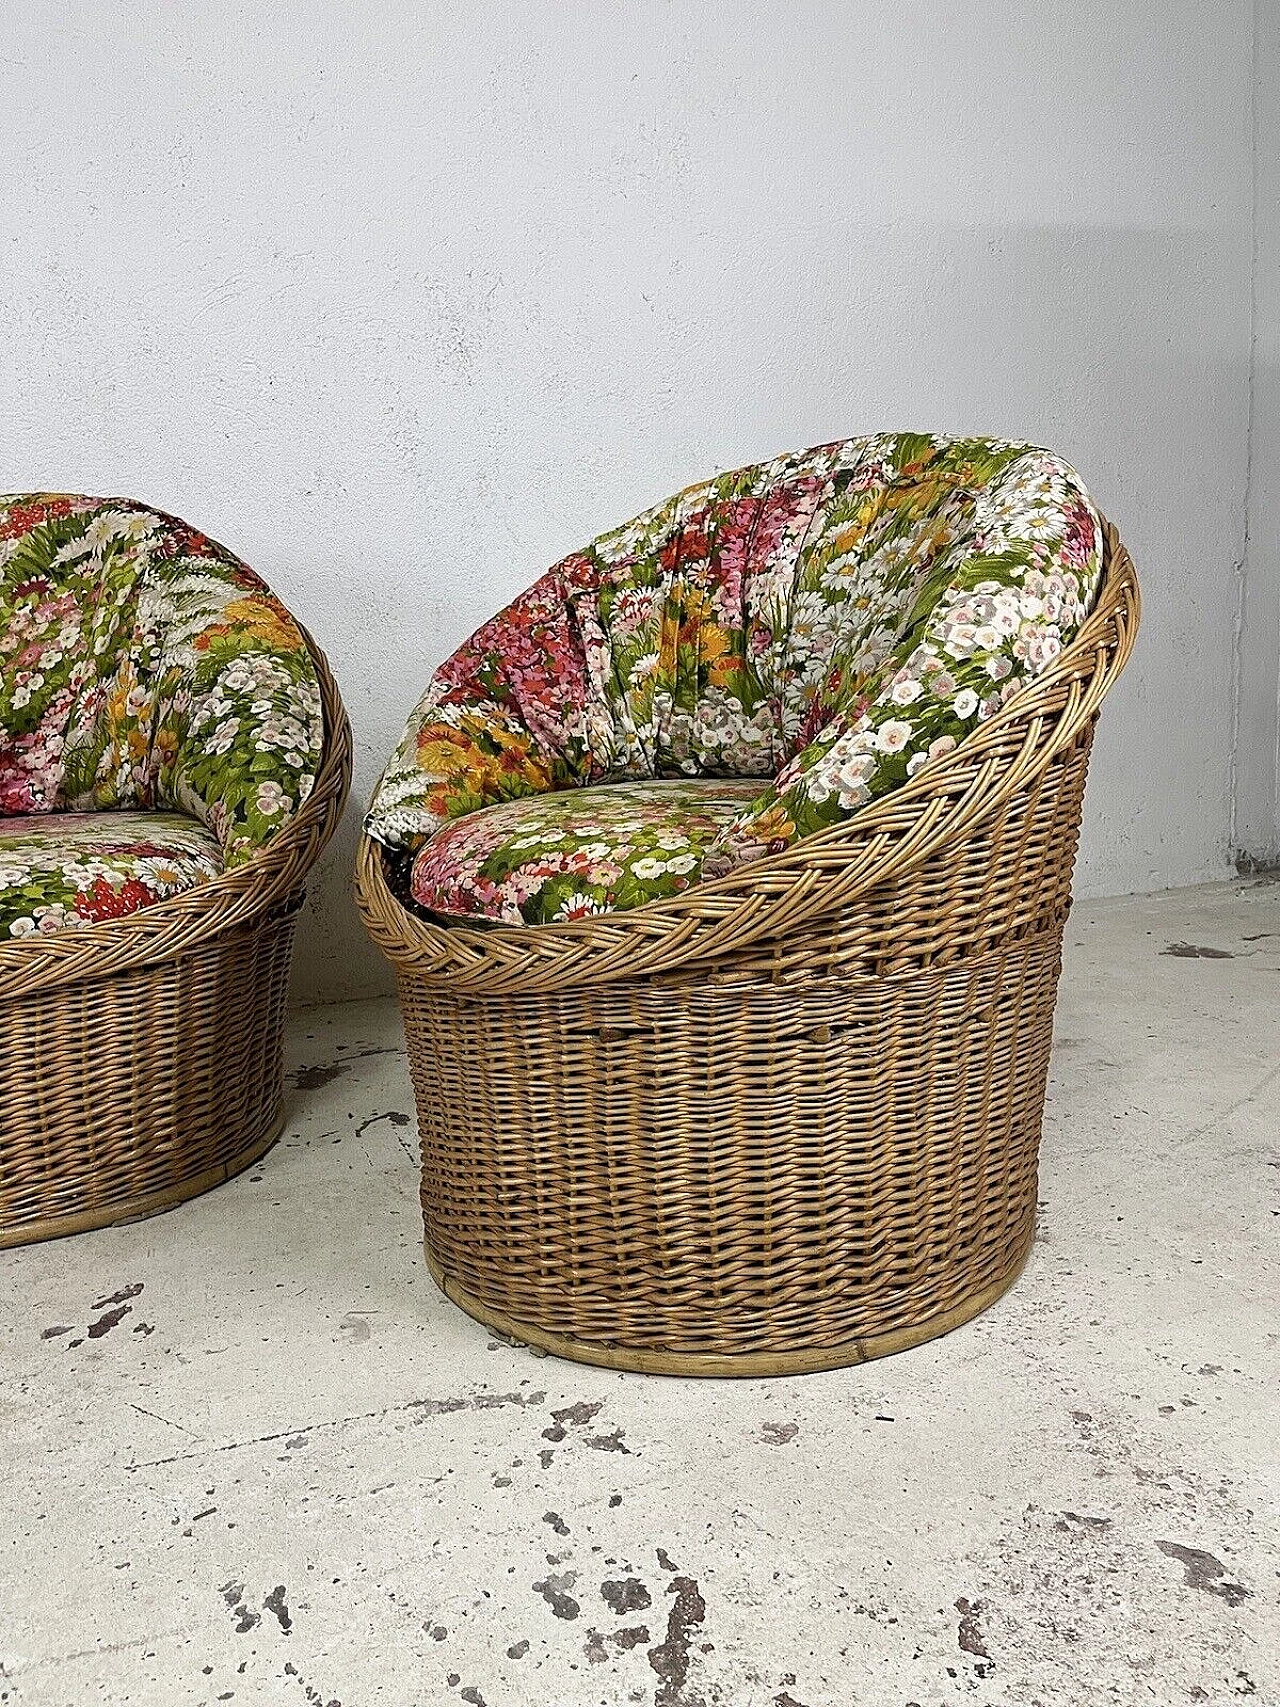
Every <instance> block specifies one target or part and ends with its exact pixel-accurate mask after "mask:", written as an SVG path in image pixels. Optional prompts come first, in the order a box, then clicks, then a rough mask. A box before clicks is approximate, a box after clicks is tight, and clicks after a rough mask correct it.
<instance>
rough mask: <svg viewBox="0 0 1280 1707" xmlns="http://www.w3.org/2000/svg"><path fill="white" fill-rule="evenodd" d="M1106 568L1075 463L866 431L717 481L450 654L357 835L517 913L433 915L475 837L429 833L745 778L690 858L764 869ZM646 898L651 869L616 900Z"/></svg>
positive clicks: (985, 691) (1029, 668) (974, 713)
mask: <svg viewBox="0 0 1280 1707" xmlns="http://www.w3.org/2000/svg"><path fill="white" fill-rule="evenodd" d="M1101 566H1102V529H1101V523H1100V520H1099V516H1098V512H1097V510H1096V509H1095V508H1094V506H1093V504H1092V502H1091V500H1090V499H1089V497H1088V494H1087V493H1086V492H1085V490H1084V488H1083V486H1082V485H1081V483H1080V480H1079V477H1078V476H1077V475H1076V474H1075V473H1074V471H1073V470H1072V469H1071V468H1070V467H1069V466H1068V465H1067V464H1066V463H1065V462H1063V461H1062V459H1061V458H1060V457H1057V456H1055V455H1054V454H1053V453H1052V452H1049V451H1045V450H1040V449H1037V448H1036V447H1034V446H1029V445H1024V444H1018V443H1013V442H1010V441H1007V440H995V439H952V438H943V437H933V436H929V435H925V434H919V433H898V434H882V435H878V436H875V437H869V438H860V439H847V440H843V441H841V442H839V443H836V444H830V445H822V446H818V447H817V448H816V449H813V450H809V451H804V452H801V453H799V454H798V455H789V456H783V457H778V458H776V459H774V460H773V461H772V462H767V463H760V464H757V465H754V466H752V467H750V468H745V469H740V470H738V471H736V472H734V473H731V474H725V475H721V476H719V477H718V478H717V479H715V480H712V481H708V482H706V483H705V484H703V485H700V486H694V487H690V488H689V489H688V490H687V491H685V492H682V493H680V494H679V495H678V496H677V497H675V498H673V499H671V500H669V502H667V503H665V504H662V505H659V506H658V507H657V508H656V509H653V510H650V511H648V512H646V513H645V514H644V515H643V516H641V517H639V518H638V519H637V520H636V521H634V522H631V523H629V524H628V525H627V526H626V527H623V528H619V529H617V530H615V531H614V532H612V533H609V534H605V535H603V536H602V537H601V538H600V539H598V540H596V541H595V542H594V543H593V544H592V545H590V546H588V547H587V548H586V549H585V550H584V551H581V552H577V553H575V554H573V555H572V556H570V557H568V558H566V559H565V560H564V561H563V562H562V563H560V564H559V565H557V567H556V568H554V569H552V570H550V571H549V572H548V573H547V574H546V575H544V576H543V577H542V579H541V580H540V581H538V582H537V583H536V584H535V585H534V586H533V587H532V588H530V590H529V591H528V592H527V593H524V594H522V595H521V596H520V597H519V598H517V599H516V600H515V601H514V602H513V603H512V604H511V605H510V606H508V607H507V609H506V610H504V611H503V612H502V613H501V614H500V615H499V616H497V617H495V618H494V619H493V620H492V621H491V622H489V623H486V624H485V625H484V627H482V628H481V629H480V630H478V631H477V633H476V634H475V635H473V636H472V638H471V639H470V640H469V641H467V642H466V643H465V644H464V645H463V646H462V647H460V648H459V650H458V651H457V652H456V653H455V654H454V655H453V657H452V658H451V659H449V660H448V662H447V663H445V664H444V665H442V666H441V668H440V669H439V670H437V672H436V674H435V676H434V677H433V678H432V681H431V683H430V685H429V687H428V689H427V692H426V694H425V695H424V697H423V699H422V700H421V701H420V702H419V705H418V707H417V708H416V710H415V712H414V714H413V716H412V717H411V718H410V721H409V724H408V727H407V728H406V730H405V734H404V737H403V739H402V740H401V743H400V745H399V747H398V749H397V751H396V753H395V755H394V756H393V758H392V761H391V763H390V765H389V766H388V769H387V771H386V773H385V775H384V777H383V779H382V782H381V784H380V786H379V788H378V791H377V793H376V795H375V797H374V801H373V804H372V807H371V809H370V812H369V815H368V817H367V819H366V829H367V830H368V833H369V834H370V835H371V836H373V837H374V838H375V839H377V840H380V841H382V842H383V843H385V844H386V845H387V846H388V847H389V848H392V849H398V850H402V851H408V852H409V853H412V854H418V852H419V850H421V849H422V848H423V847H424V845H425V846H428V847H429V846H430V845H431V844H432V841H433V838H436V837H439V836H441V835H444V836H446V837H447V839H446V841H445V842H443V843H442V845H441V847H440V849H438V850H437V857H436V858H435V859H425V860H424V861H423V868H424V869H429V870H430V872H431V878H430V882H429V883H427V884H424V885H422V886H421V887H422V889H423V893H427V892H428V891H429V892H430V893H431V894H432V895H433V896H434V897H435V899H434V900H433V901H431V902H429V903H420V904H427V905H430V906H432V908H433V910H436V911H440V912H446V913H453V912H458V913H465V914H467V915H468V916H471V917H475V916H482V917H488V918H492V919H499V918H506V919H508V921H509V922H514V919H513V917H512V914H511V910H510V903H511V900H512V897H511V895H509V894H503V893H498V892H496V891H495V892H494V893H492V894H490V893H489V892H488V891H485V890H476V891H475V893H474V894H472V895H469V896H468V897H467V899H468V901H469V902H470V903H471V904H470V905H467V906H465V907H454V906H452V905H446V904H445V903H446V901H447V900H448V898H449V896H450V895H451V894H452V893H453V892H452V891H451V890H450V888H449V885H448V884H447V882H445V881H444V878H445V870H444V862H445V859H446V856H447V850H448V849H450V848H459V849H460V848H462V847H463V846H465V843H466V838H465V837H461V838H460V839H458V840H455V837H454V833H453V832H451V831H446V830H445V829H444V826H446V825H448V824H450V823H451V822H452V821H453V820H457V819H463V820H465V818H466V817H467V815H468V814H471V813H476V812H479V811H481V810H482V809H483V808H486V807H492V806H494V805H495V804H497V803H499V802H505V801H514V800H519V799H522V798H526V797H529V796H534V795H545V794H549V793H554V792H558V791H563V790H568V789H580V788H583V787H587V786H590V785H594V784H601V783H618V782H627V781H635V780H640V779H655V778H662V777H674V776H686V777H695V778H696V777H703V778H706V777H723V778H730V779H736V780H738V781H746V780H749V779H753V778H754V779H756V783H757V786H756V788H755V789H754V791H753V792H752V794H751V797H750V799H746V800H744V801H743V802H742V805H741V808H740V810H739V811H738V813H737V814H736V815H735V816H734V817H733V818H732V819H731V820H730V821H729V822H727V823H725V824H723V825H722V826H721V827H720V829H719V830H718V832H717V834H716V837H715V839H714V842H713V843H712V844H711V845H710V846H708V847H707V848H706V849H705V850H704V852H703V854H702V856H701V858H700V862H699V867H698V870H699V874H700V875H702V876H703V877H706V876H710V875H712V874H714V873H716V872H722V871H724V870H725V869H727V868H728V867H729V866H732V865H734V864H738V863H742V862H746V861H750V860H754V859H759V858H761V857H762V856H764V855H765V854H767V853H770V852H774V851H779V850H781V849H783V848H785V847H787V846H788V845H789V844H790V843H792V842H793V841H795V840H796V839H797V838H799V837H802V836H806V835H810V834H812V833H814V832H815V831H817V830H820V829H823V828H825V827H827V826H829V825H831V824H835V823H837V822H839V821H840V820H841V819H842V818H846V817H848V816H849V815H850V814H851V813H853V812H856V811H857V810H858V809H859V808H860V807H861V806H863V805H865V804H866V803H867V802H869V801H871V800H874V799H877V798H879V797H881V796H882V795H884V794H886V793H888V792H890V791H892V790H893V789H894V788H897V787H900V786H901V784H902V783H903V782H904V781H905V779H906V778H907V777H909V776H913V775H915V774H916V772H917V771H919V770H920V769H921V768H922V767H923V766H924V765H927V764H929V763H930V762H932V761H934V760H936V759H937V758H939V757H940V756H942V755H943V754H945V753H947V752H949V751H951V750H952V749H953V748H954V747H955V746H956V745H957V743H958V742H960V741H962V740H963V739H964V737H965V736H966V735H967V734H968V733H970V732H971V731H972V730H973V729H974V728H976V727H977V726H978V724H980V723H981V722H983V721H984V720H985V719H986V718H988V717H990V716H991V715H992V714H993V713H994V712H995V711H996V710H997V709H998V708H999V707H1000V706H1001V705H1003V704H1004V703H1005V702H1006V701H1007V700H1008V699H1009V698H1010V697H1011V696H1012V695H1013V694H1015V693H1017V692H1018V690H1019V689H1020V688H1021V687H1022V686H1024V685H1025V684H1026V683H1027V682H1029V681H1031V680H1032V679H1034V677H1035V676H1036V675H1037V674H1038V673H1039V672H1040V671H1041V670H1042V669H1044V668H1045V666H1046V665H1047V664H1049V663H1050V662H1051V660H1052V659H1053V658H1054V657H1055V656H1056V655H1057V653H1058V652H1059V651H1060V650H1061V648H1062V647H1063V645H1064V644H1065V643H1066V642H1067V641H1068V640H1069V639H1070V638H1071V636H1072V635H1073V634H1074V633H1075V631H1076V629H1077V628H1078V627H1079V625H1080V623H1081V622H1082V621H1083V619H1084V617H1085V615H1086V614H1087V612H1088V610H1089V609H1090V608H1091V605H1092V601H1093V598H1094V595H1095V593H1096V590H1097V584H1098V579H1099V575H1100V573H1101ZM594 809H595V808H594V801H593V800H591V799H583V800H582V802H581V810H582V812H583V813H584V815H586V816H587V817H588V819H589V818H590V815H591V814H592V812H593V811H594ZM479 833H480V832H479V830H478V829H477V834H479ZM468 857H469V856H468ZM486 857H492V856H486ZM642 857H643V856H642ZM495 869H496V868H495ZM649 898H650V896H649V895H648V894H646V893H645V892H644V885H643V881H642V882H641V883H639V884H635V885H633V884H628V885H626V886H625V888H621V889H616V890H615V891H614V894H613V899H612V900H611V901H609V902H607V905H608V906H610V907H611V908H615V909H620V908H624V907H629V906H634V905H637V904H639V903H640V902H642V901H644V900H646V899H649ZM504 909H506V910H505V911H504ZM517 911H519V914H520V917H521V919H524V920H526V922H527V921H529V920H530V919H531V918H532V919H534V920H539V919H541V918H543V917H544V913H543V911H542V909H541V907H540V906H532V907H531V908H529V907H527V905H517Z"/></svg>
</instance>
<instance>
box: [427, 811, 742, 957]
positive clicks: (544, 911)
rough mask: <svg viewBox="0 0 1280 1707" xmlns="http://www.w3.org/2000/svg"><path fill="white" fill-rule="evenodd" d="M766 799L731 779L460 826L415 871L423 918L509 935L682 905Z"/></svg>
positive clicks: (431, 847) (441, 837)
mask: <svg viewBox="0 0 1280 1707" xmlns="http://www.w3.org/2000/svg"><path fill="white" fill-rule="evenodd" d="M759 792H760V785H759V783H758V782H751V781H735V780H734V779H733V778H729V777H724V778H719V779H705V778H699V779H694V778H691V777H682V778H678V779H671V780H665V781H645V782H623V783H613V784H604V785H602V786H601V787H599V788H593V789H592V790H591V791H590V793H589V794H583V793H581V792H579V791H578V790H569V791H568V792H563V793H557V794H537V795H530V796H528V797H526V798H525V799H522V800H508V801H503V802H502V803H500V804H499V805H497V806H487V807H484V808H483V809H482V810H481V811H479V812H470V813H468V814H467V815H466V816H465V817H462V818H456V819H454V820H453V822H452V823H450V824H447V825H446V826H445V827H444V828H443V829H442V830H440V831H439V832H438V834H436V835H435V836H433V837H432V838H431V840H430V841H429V842H427V843H426V845H425V846H424V847H422V848H421V849H420V850H419V851H418V853H417V854H416V856H415V857H414V859H413V862H412V865H411V867H410V878H409V892H410V895H411V897H412V899H413V900H414V902H416V903H417V905H418V906H420V907H424V908H426V909H428V910H429V911H431V912H434V913H448V914H453V915H455V916H457V917H462V918H478V919H485V918H487V919H497V920H500V921H501V922H502V923H504V924H511V925H520V924H549V923H551V922H552V921H564V920H568V919H582V918H589V917H590V916H591V915H592V914H593V913H609V912H614V911H617V910H620V909H622V908H625V907H633V906H635V905H637V904H638V903H639V902H641V901H652V900H657V899H659V898H663V897H666V896H670V895H678V894H679V893H680V891H681V890H683V889H687V888H688V887H689V885H690V884H691V883H696V882H697V881H698V878H699V876H700V875H701V872H702V865H703V861H704V860H705V859H706V857H707V855H708V853H709V852H710V851H711V849H712V848H713V847H714V846H715V844H716V839H717V837H718V836H719V835H720V833H721V832H722V831H723V830H724V829H725V827H726V826H727V825H729V824H731V823H732V822H733V821H734V819H735V818H736V817H737V816H738V814H739V813H740V812H742V811H743V810H744V809H745V808H746V807H748V806H749V805H750V804H751V802H752V800H753V799H754V798H755V796H756V795H757V794H758V793H759Z"/></svg>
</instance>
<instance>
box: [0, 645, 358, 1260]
mask: <svg viewBox="0 0 1280 1707" xmlns="http://www.w3.org/2000/svg"><path fill="white" fill-rule="evenodd" d="M307 644H308V647H309V648H310V651H311V655H312V658H313V659H314V662H315V667H316V674H317V677H318V679H319V683H320V691H321V699H322V702H323V706H324V718H325V750H324V760H323V763H322V766H321V770H320V774H319V776H318V777H317V779H316V784H315V787H314V788H313V790H312V792H311V794H310V796H309V797H308V799H307V801H306V803H305V805H304V806H303V807H302V809H301V810H300V811H299V812H298V814H297V816H296V817H295V818H293V819H292V820H291V821H290V822H289V823H288V824H287V825H286V826H285V828H284V829H282V830H281V831H280V833H279V835H278V836H276V837H275V838H274V839H273V840H272V841H271V842H269V843H268V844H267V846H266V847H265V848H263V849H262V851H261V852H260V853H258V854H256V855H255V856H254V858H253V859H252V860H251V861H249V862H248V863H247V864H245V865H241V866H238V867H236V868H235V869H233V870H231V871H228V872H225V873H223V875H222V876H220V877H216V878H214V879H212V880H211V881H210V882H208V883H203V884H200V885H198V886H197V887H195V888H194V889H189V890H186V891H185V892H184V893H183V894H181V895H176V896H174V897H173V898H172V899H170V900H167V901H161V902H158V903H157V904H156V905H154V906H151V907H145V908H143V909H142V910H140V911H139V912H136V913H130V914H128V915H126V916H125V917H124V918H122V919H115V920H112V921H110V922H108V923H105V924H100V925H91V926H87V927H85V928H82V929H78V930H74V931H61V932H56V933H54V934H53V935H51V936H43V937H36V936H31V937H24V938H23V939H22V940H21V941H19V942H16V943H12V944H10V945H7V946H3V947H0V1247H2V1246H5V1245H19V1244H25V1243H28V1242H30V1241H32V1240H36V1239H49V1238H53V1237H55V1236H57V1235H58V1234H62V1233H76V1232H81V1231H84V1230H85V1229H87V1228H90V1227H103V1226H108V1225H111V1224H112V1223H115V1222H119V1221H126V1220H130V1219H132V1218H134V1217H136V1216H139V1215H147V1214H151V1213H153V1212H154V1211H156V1210H158V1209H165V1208H168V1207H169V1206H171V1205H172V1204H175V1203H180V1202H182V1201H183V1200H184V1199H185V1198H188V1197H194V1196H195V1195H196V1194H197V1193H198V1192H202V1191H207V1190H208V1189H209V1188H210V1187H211V1186H214V1185H217V1184H218V1183H219V1182H220V1181H222V1180H225V1179H229V1178H230V1177H231V1176H232V1175H233V1174H235V1173H238V1172H239V1171H240V1170H241V1169H242V1168H245V1167H247V1166H248V1165H249V1164H250V1163H251V1162H253V1161H255V1160H256V1159H257V1158H258V1157H259V1156H260V1155H261V1154H262V1153H263V1151H264V1150H266V1149H267V1148H268V1147H269V1146H270V1145H271V1143H272V1142H273V1141H274V1139H275V1138H276V1137H277V1136H278V1134H279V1132H280V1128H281V1125H282V1123H283V1119H284V1113H283V1100H282V1057H281V1033H282V1028H283V1023H284V1004H285V995H286V990H287V986H288V979H289V961H290V951H291V948H292V943H293V927H294V919H295V915H296V913H297V910H298V907H299V906H300V904H301V901H302V886H303V884H304V882H305V880H306V877H307V873H308V872H309V871H310V869H311V867H312V865H313V864H314V863H315V860H316V858H317V856H318V855H319V853H320V850H321V849H322V848H323V847H324V844H325V843H326V842H327V841H328V839H329V837H330V835H331V834H332V833H333V830H334V827H335V825H336V823H337V820H338V816H339V814H340V813H341V810H342V805H343V802H344V801H345V799H346V795H347V789H348V787H349V785H350V780H351V731H350V727H349V725H348V723H347V715H346V712H345V711H344V710H343V707H342V702H341V700H340V699H339V697H338V690H337V688H336V686H335V685H334V681H333V677H332V676H331V675H330V673H329V668H328V665H327V663H326V661H325V659H324V656H323V654H322V653H321V652H320V651H319V649H318V648H317V647H316V646H315V644H314V642H312V641H311V639H310V637H309V636H308V637H307Z"/></svg>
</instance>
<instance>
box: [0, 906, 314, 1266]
mask: <svg viewBox="0 0 1280 1707" xmlns="http://www.w3.org/2000/svg"><path fill="white" fill-rule="evenodd" d="M293 929H294V907H293V905H292V904H290V905H289V906H288V907H287V908H285V909H282V910H281V911H279V912H278V913H276V914H275V915H274V916H267V917H265V918H259V919H256V920H254V921H253V922H252V923H250V924H248V925H245V926H242V927H241V928H240V929H238V930H231V931H224V932H222V933H220V934H219V935H217V936H215V937H212V938H210V939H209V940H208V941H206V942H204V943H201V944H200V945H199V946H198V947H196V948H195V949H193V950H192V951H191V952H190V953H188V954H185V955H183V956H182V958H181V959H178V960H167V961H162V962H160V963H159V964H158V965H154V966H142V967H133V968H130V969H129V970H128V971H125V972H120V973H117V974H116V975H114V976H113V977H108V978H103V979H98V980H90V981H87V982H85V983H82V984H79V985H72V986H65V985H64V986H59V987H57V988H55V989H53V990H49V991H43V990H42V991H38V992H36V993H34V994H32V995H31V996H28V997H25V998H19V999H18V1000H16V1001H13V1002H10V1003H8V1004H7V1005H6V1007H5V1011H4V1016H3V1037H4V1046H5V1047H4V1055H3V1059H2V1060H0V1247H3V1246H6V1245H22V1244H30V1243H33V1242H35V1241H36V1240H39V1239H52V1238H57V1237H60V1236H62V1235H63V1234H67V1233H80V1232H85V1231H87V1230H89V1229H90V1228H94V1227H108V1226H113V1225H116V1224H118V1223H119V1222H121V1221H131V1220H134V1219H136V1218H138V1217H140V1216H144V1215H153V1214H156V1213H157V1212H158V1211H159V1210H162V1209H168V1208H170V1207H172V1206H173V1205H174V1204H178V1203H181V1202H183V1201H184V1200H185V1199H187V1198H189V1197H195V1196H197V1195H198V1194H199V1193H200V1192H202V1191H209V1190H211V1189H212V1188H213V1187H214V1186H216V1185H220V1184H221V1183H222V1181H223V1180H227V1179H230V1178H231V1177H232V1175H233V1174H236V1173H239V1172H240V1170H241V1169H242V1168H246V1167H248V1166H249V1164H250V1163H251V1162H254V1161H256V1160H257V1159H258V1157H259V1156H261V1155H262V1154H263V1152H264V1151H265V1150H267V1149H269V1148H270V1146H271V1144H272V1143H273V1142H274V1141H275V1139H276V1138H277V1137H278V1135H279V1132H280V1128H281V1125H282V1123H283V1118H284V1116H283V1097H282V1076H283V1068H282V1061H283V1057H282V1034H283V1028H284V1011H285V995H286V991H287V987H288V979H289V960H290V951H291V947H292V941H293Z"/></svg>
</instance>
